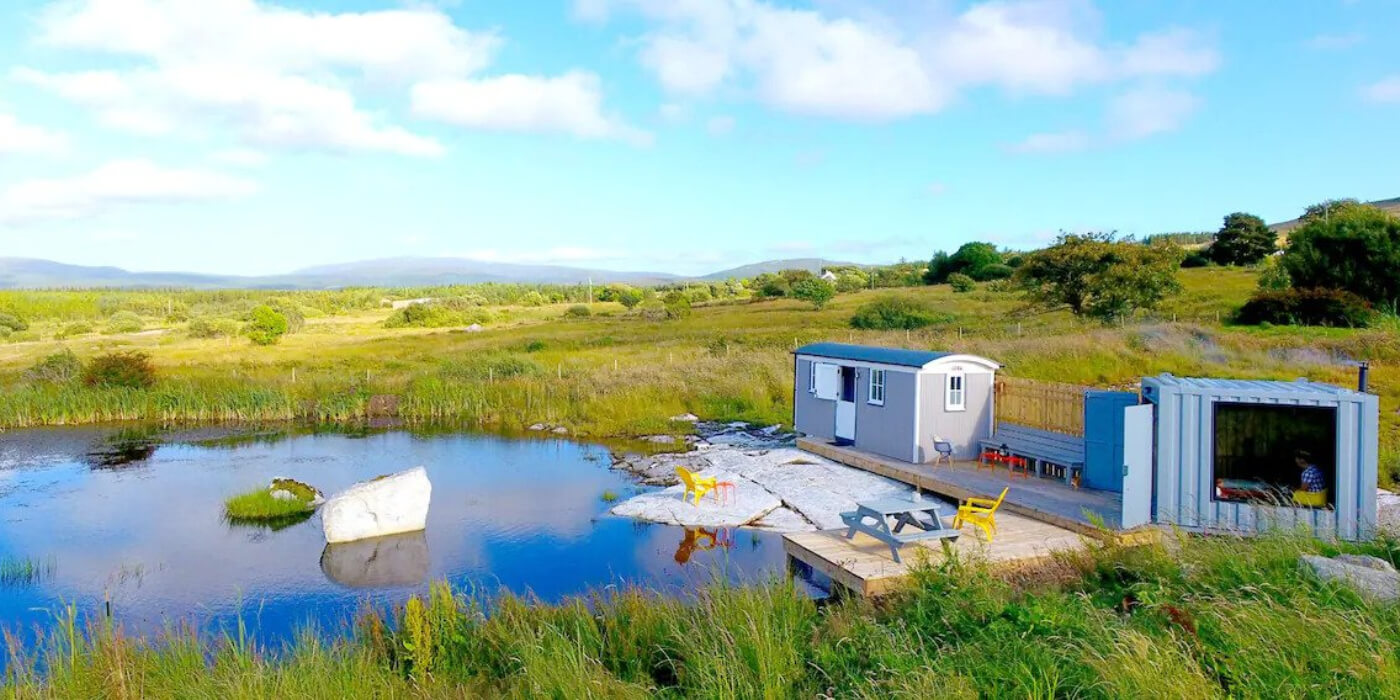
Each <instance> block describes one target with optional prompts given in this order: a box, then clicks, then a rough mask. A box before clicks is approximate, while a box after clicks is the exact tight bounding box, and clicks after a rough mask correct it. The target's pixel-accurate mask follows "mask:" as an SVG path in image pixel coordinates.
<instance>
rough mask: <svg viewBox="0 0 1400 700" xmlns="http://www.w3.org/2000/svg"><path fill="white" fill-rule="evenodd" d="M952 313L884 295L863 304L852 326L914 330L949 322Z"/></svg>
mask: <svg viewBox="0 0 1400 700" xmlns="http://www.w3.org/2000/svg"><path fill="white" fill-rule="evenodd" d="M952 320H953V316H952V314H946V313H942V312H939V311H934V310H933V309H932V308H931V307H930V306H929V305H928V304H925V303H923V302H921V301H918V300H916V299H909V298H907V297H896V296H890V297H883V298H881V299H876V300H875V301H872V302H869V303H867V304H864V305H862V306H861V307H860V308H859V309H856V313H855V315H854V316H852V317H851V327H852V328H860V329H863V330H877V331H892V330H912V329H915V328H923V327H925V326H932V325H934V324H937V323H947V322H949V321H952Z"/></svg>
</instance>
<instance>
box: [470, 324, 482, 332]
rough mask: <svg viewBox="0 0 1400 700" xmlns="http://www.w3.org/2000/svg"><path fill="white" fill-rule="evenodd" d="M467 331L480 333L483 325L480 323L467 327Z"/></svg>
mask: <svg viewBox="0 0 1400 700" xmlns="http://www.w3.org/2000/svg"><path fill="white" fill-rule="evenodd" d="M466 331H467V332H468V333H480V332H481V324H480V323H473V324H472V325H470V326H467V328H466Z"/></svg>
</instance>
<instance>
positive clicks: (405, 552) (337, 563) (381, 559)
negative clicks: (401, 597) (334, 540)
mask: <svg viewBox="0 0 1400 700" xmlns="http://www.w3.org/2000/svg"><path fill="white" fill-rule="evenodd" d="M321 571H322V572H324V573H325V574H326V578H329V579H330V580H332V581H335V582H336V583H338V584H340V585H342V586H348V587H350V588H390V587H398V586H413V585H417V584H420V583H422V582H423V581H424V580H426V579H427V578H428V538H427V535H426V533H424V532H422V531H421V530H420V531H418V532H409V533H404V534H401V535H389V536H387V537H373V538H370V539H365V540H357V541H355V542H342V543H340V544H328V545H326V549H325V550H324V551H322V552H321Z"/></svg>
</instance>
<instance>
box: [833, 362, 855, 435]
mask: <svg viewBox="0 0 1400 700" xmlns="http://www.w3.org/2000/svg"><path fill="white" fill-rule="evenodd" d="M836 437H837V438H840V439H843V440H854V439H856V368H855V367H842V368H841V396H840V398H839V400H838V401H837V402H836Z"/></svg>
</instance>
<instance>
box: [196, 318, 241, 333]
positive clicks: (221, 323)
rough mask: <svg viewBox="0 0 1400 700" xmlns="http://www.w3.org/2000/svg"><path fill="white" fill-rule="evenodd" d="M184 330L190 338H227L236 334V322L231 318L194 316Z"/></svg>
mask: <svg viewBox="0 0 1400 700" xmlns="http://www.w3.org/2000/svg"><path fill="white" fill-rule="evenodd" d="M186 331H187V332H188V333H189V335H190V337H191V338H227V337H229V336H232V335H238V322H237V321H235V320H233V319H231V318H196V319H194V320H192V321H190V325H189V326H188V327H187V328H186Z"/></svg>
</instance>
